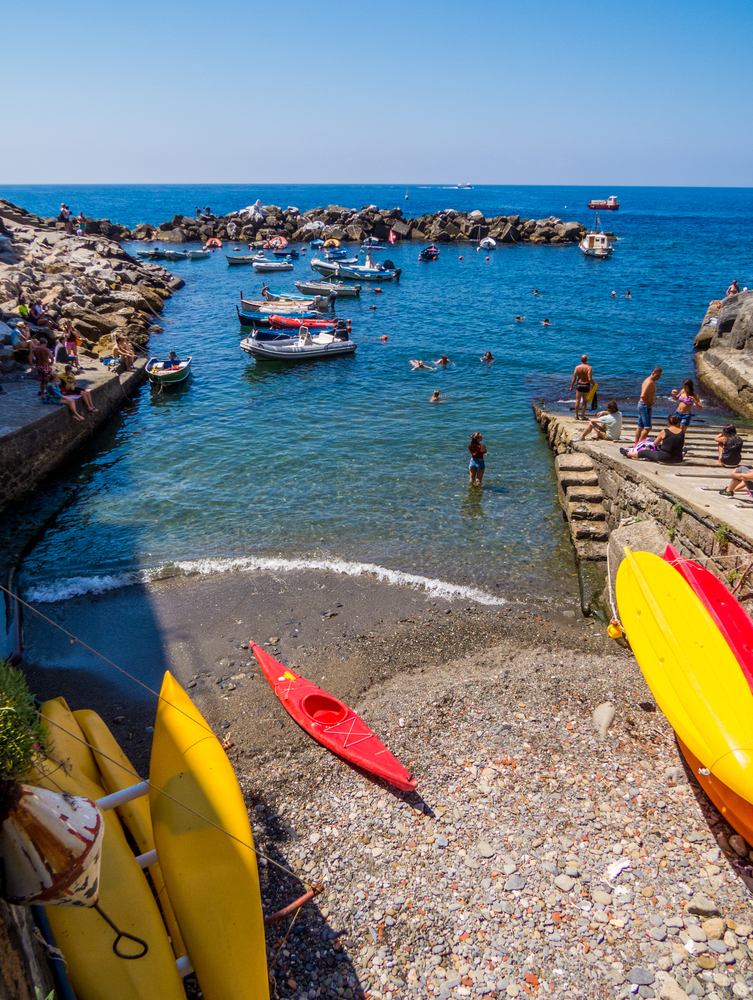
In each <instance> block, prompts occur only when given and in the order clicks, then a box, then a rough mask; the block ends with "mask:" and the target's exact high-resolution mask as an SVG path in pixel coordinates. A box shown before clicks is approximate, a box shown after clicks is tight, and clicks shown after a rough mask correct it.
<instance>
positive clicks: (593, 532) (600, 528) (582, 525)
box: [570, 521, 609, 542]
mask: <svg viewBox="0 0 753 1000" xmlns="http://www.w3.org/2000/svg"><path fill="white" fill-rule="evenodd" d="M570 534H571V535H572V536H573V539H574V540H575V541H588V540H589V539H590V540H591V541H595V542H606V541H608V539H609V528H608V527H607V524H606V521H571V522H570Z"/></svg>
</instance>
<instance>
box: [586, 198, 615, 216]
mask: <svg viewBox="0 0 753 1000" xmlns="http://www.w3.org/2000/svg"><path fill="white" fill-rule="evenodd" d="M588 207H589V208H596V209H598V210H599V211H602V210H604V211H605V212H616V211H617V209H618V208H619V207H620V203H619V201H617V195H616V194H610V196H609V197H608V198H607V199H606V200H604V198H592V199H591V200H590V201H589V203H588Z"/></svg>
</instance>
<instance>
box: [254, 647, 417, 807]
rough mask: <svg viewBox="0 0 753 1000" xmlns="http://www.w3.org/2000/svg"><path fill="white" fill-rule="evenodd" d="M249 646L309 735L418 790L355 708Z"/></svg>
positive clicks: (399, 785)
mask: <svg viewBox="0 0 753 1000" xmlns="http://www.w3.org/2000/svg"><path fill="white" fill-rule="evenodd" d="M250 646H251V649H252V650H253V653H254V656H255V657H256V659H257V662H258V664H259V666H260V667H261V670H262V673H263V674H264V676H265V677H266V678H267V680H268V681H269V683H270V684H271V685H272V689H273V690H274V693H275V694H276V695H277V697H278V698H279V699H280V701H281V702H282V704H283V707H284V708H285V710H286V711H287V712H288V713H289V715H290V716H291V718H293V719H294V720H295V722H297V723H298V725H299V726H300V727H301V729H303V730H305V731H306V732H307V733H308V734H309V736H313V738H314V739H315V740H316V741H317V742H318V743H321V744H322V746H325V747H327V749H328V750H331V751H332V752H333V753H335V754H337V756H338V757H342V758H343V759H344V760H346V761H349V762H350V763H351V764H355V765H356V766H358V767H360V768H363V769H364V770H365V771H369V772H371V774H375V775H377V776H378V777H380V778H384V779H385V780H386V781H389V782H390V784H392V785H395V786H396V787H397V788H402V789H404V790H405V791H412V790H413V789H414V788H415V787H416V785H417V784H418V782H417V781H416V779H415V778H412V777H411V776H410V774H409V773H408V771H407V770H406V769H405V768H404V767H403V765H402V764H401V763H400V761H399V760H397V759H396V758H395V757H393V756H392V754H391V753H390V752H389V750H388V749H387V747H386V746H384V744H383V743H381V742H380V740H379V739H378V738H377V737H376V735H375V734H374V732H373V731H372V730H371V729H369V727H368V726H367V725H366V723H365V722H364V721H363V719H361V718H360V716H358V715H356V713H355V712H354V711H353V709H352V708H349V707H348V706H347V705H346V704H345V703H344V702H342V701H340V699H339V698H335V697H334V696H333V695H331V694H328V693H327V692H326V691H323V690H322V689H321V688H319V687H317V686H316V684H312V683H311V681H307V680H306V678H305V677H301V676H300V675H299V674H297V673H295V671H293V670H291V669H290V668H289V667H286V666H284V665H283V664H282V663H280V662H279V661H278V660H276V659H275V658H274V657H273V656H270V654H269V653H267V652H266V651H265V650H263V649H262V648H261V647H260V646H257V644H256V643H255V642H252V643H250Z"/></svg>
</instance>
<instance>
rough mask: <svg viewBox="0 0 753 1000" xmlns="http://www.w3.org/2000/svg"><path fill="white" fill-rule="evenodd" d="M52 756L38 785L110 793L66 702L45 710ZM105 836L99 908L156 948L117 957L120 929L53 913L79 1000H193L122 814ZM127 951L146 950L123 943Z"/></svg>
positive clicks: (62, 911)
mask: <svg viewBox="0 0 753 1000" xmlns="http://www.w3.org/2000/svg"><path fill="white" fill-rule="evenodd" d="M42 717H43V718H44V719H45V720H46V722H47V729H48V731H49V734H50V744H51V751H50V754H49V756H48V758H47V761H46V763H45V766H44V769H43V770H39V769H37V770H36V771H35V772H34V773H33V775H32V776H31V780H32V781H33V783H34V784H38V785H41V786H42V787H44V788H52V789H54V790H55V791H65V792H71V793H73V794H77V795H88V796H89V797H90V798H92V799H98V798H101V797H102V796H103V795H104V794H105V790H104V787H103V784H102V779H101V775H100V774H99V771H98V768H97V765H96V761H95V759H94V756H93V754H92V752H91V750H90V749H89V748H88V747H87V746H86V742H85V739H86V738H85V736H84V733H83V731H82V730H81V728H80V726H79V724H78V722H77V721H76V719H75V718H74V716H73V714H72V712H71V711H70V709H69V708H68V705H67V704H66V702H65V701H64V699H62V698H55V699H53V700H52V701H47V702H45V704H44V705H43V706H42ZM103 815H104V820H105V837H104V842H103V845H102V868H101V872H100V883H99V889H100V891H99V905H100V906H101V907H102V909H103V910H104V912H105V913H106V914H107V915H108V916H109V917H110V918H111V919H112V920H113V921H114V922H115V924H117V926H118V927H119V928H120V929H121V930H123V931H126V932H127V933H129V934H134V935H136V936H137V937H139V938H142V939H143V940H144V941H146V942H147V944H148V945H149V950H148V952H147V953H146V955H144V957H143V958H136V959H132V960H124V959H122V958H119V957H118V956H117V955H116V954H115V953H114V951H113V947H112V946H113V942H114V940H115V933H114V931H113V930H112V929H111V928H110V927H109V926H108V925H107V924H106V923H105V921H104V920H103V919H102V917H101V916H100V915H99V914H98V913H97V912H96V911H95V910H93V909H88V908H83V907H64V906H49V907H47V910H46V912H47V916H48V918H49V921H50V926H51V927H52V931H53V934H54V935H55V941H56V943H57V946H58V948H60V950H61V951H62V953H63V955H64V956H65V960H66V964H67V967H68V976H69V978H70V980H71V985H72V986H73V989H74V992H75V993H76V997H77V998H78V1000H153V998H154V997H159V998H160V1000H185V997H186V994H185V991H184V989H183V982H182V980H181V978H180V975H179V973H178V970H177V968H176V965H175V956H174V955H173V950H172V948H171V947H170V941H169V940H168V936H167V931H166V929H165V925H164V923H163V921H162V916H161V914H160V911H159V907H158V906H157V902H156V900H155V898H154V896H153V894H152V890H151V889H150V887H149V883H148V882H147V880H146V877H145V875H144V873H143V872H142V870H141V869H140V868H139V866H138V864H137V863H136V858H135V856H134V853H133V851H132V850H131V848H130V846H129V844H128V841H127V840H126V837H125V834H124V832H123V828H122V826H121V824H120V820H119V819H118V816H117V815H116V813H115V812H114V810H108V811H107V812H105V813H104V814H103ZM120 947H121V950H122V951H124V952H126V953H128V952H129V950H130V951H132V952H136V951H139V950H140V948H137V946H136V945H135V944H133V943H132V942H128V941H127V940H126V941H122V942H121V946H120Z"/></svg>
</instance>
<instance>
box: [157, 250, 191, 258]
mask: <svg viewBox="0 0 753 1000" xmlns="http://www.w3.org/2000/svg"><path fill="white" fill-rule="evenodd" d="M163 256H164V258H165V260H188V254H187V253H186V251H185V250H165V251H164V254H163Z"/></svg>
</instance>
